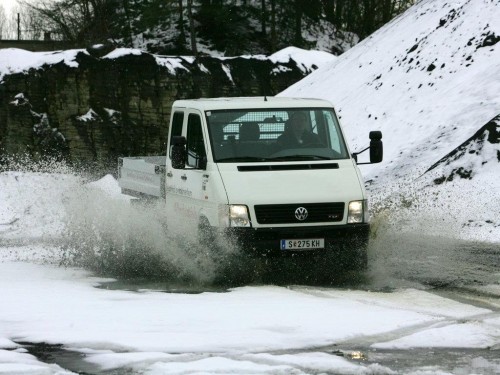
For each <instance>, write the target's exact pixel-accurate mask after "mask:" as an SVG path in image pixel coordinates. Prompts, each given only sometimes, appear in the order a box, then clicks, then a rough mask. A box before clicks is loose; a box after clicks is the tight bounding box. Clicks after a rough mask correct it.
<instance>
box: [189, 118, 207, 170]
mask: <svg viewBox="0 0 500 375" xmlns="http://www.w3.org/2000/svg"><path fill="white" fill-rule="evenodd" d="M186 136H187V155H188V157H187V165H188V166H189V167H193V168H198V166H199V163H200V160H202V159H203V158H204V157H206V156H207V153H206V151H205V141H204V139H203V130H202V127H201V117H200V116H199V115H197V114H194V113H190V114H189V116H188V125H187V134H186Z"/></svg>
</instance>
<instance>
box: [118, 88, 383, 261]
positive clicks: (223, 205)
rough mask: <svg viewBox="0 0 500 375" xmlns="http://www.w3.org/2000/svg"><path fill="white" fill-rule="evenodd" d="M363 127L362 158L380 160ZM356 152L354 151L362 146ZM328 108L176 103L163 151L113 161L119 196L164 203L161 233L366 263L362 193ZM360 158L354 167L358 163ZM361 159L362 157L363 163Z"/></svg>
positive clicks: (276, 102) (241, 101) (294, 101)
mask: <svg viewBox="0 0 500 375" xmlns="http://www.w3.org/2000/svg"><path fill="white" fill-rule="evenodd" d="M381 138H382V134H381V132H379V131H372V132H370V139H371V142H370V147H368V148H366V149H365V150H363V151H366V150H367V149H370V163H378V162H380V161H381V160H382V153H383V150H382V141H381ZM363 151H361V152H363ZM361 152H358V153H354V154H352V153H351V152H350V151H349V148H348V146H347V144H346V142H345V140H344V136H343V132H342V128H341V126H340V123H339V120H338V118H337V116H336V114H335V110H334V108H333V105H332V104H331V103H329V102H328V101H324V100H318V99H302V98H282V97H252V98H215V99H197V100H178V101H176V102H174V104H173V107H172V112H171V120H170V129H169V136H168V142H167V155H166V156H154V157H124V158H120V159H119V168H118V181H119V185H120V187H121V189H122V193H124V194H128V195H132V196H134V197H138V198H149V199H150V198H155V199H161V200H164V205H165V209H166V220H167V227H168V230H173V231H182V232H184V233H188V234H189V235H191V236H193V235H197V234H198V235H199V236H200V237H201V240H202V241H205V243H207V245H209V244H210V243H209V242H210V241H212V240H213V238H214V237H213V236H216V235H217V236H223V237H222V238H224V236H227V237H228V238H229V237H230V238H231V239H236V242H237V244H238V245H239V246H240V247H241V250H242V251H243V252H249V253H257V254H263V255H265V256H292V255H298V254H302V255H304V254H305V255H306V256H312V254H314V256H319V257H322V256H325V257H326V256H328V257H330V259H333V260H334V262H335V260H336V259H338V261H339V262H343V263H344V265H345V267H346V268H350V269H364V268H365V267H366V265H367V254H366V251H367V250H366V249H367V244H368V237H369V219H368V216H369V215H368V207H367V196H366V192H365V189H364V184H363V180H362V177H361V173H360V171H359V169H358V167H357V164H358V163H357V154H359V153H361ZM360 164H361V163H360ZM365 164H366V163H365Z"/></svg>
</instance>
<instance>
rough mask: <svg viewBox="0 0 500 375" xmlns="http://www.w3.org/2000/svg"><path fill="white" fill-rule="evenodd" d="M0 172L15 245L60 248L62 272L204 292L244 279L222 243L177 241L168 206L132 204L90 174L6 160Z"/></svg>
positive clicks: (189, 237)
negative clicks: (171, 283)
mask: <svg viewBox="0 0 500 375" xmlns="http://www.w3.org/2000/svg"><path fill="white" fill-rule="evenodd" d="M0 165H1V166H2V168H1V170H0V173H2V174H3V177H2V181H4V182H5V184H6V185H8V186H6V189H5V191H3V192H2V194H6V197H5V198H6V201H7V202H6V204H10V205H11V206H12V207H13V208H12V210H10V211H12V215H10V211H9V218H7V219H6V220H5V221H6V223H5V224H9V225H8V228H7V229H8V233H7V229H5V232H4V236H3V237H4V238H9V242H8V243H9V244H15V245H23V246H24V245H26V244H33V243H35V242H36V243H38V244H42V245H43V244H47V245H49V244H50V246H52V245H56V246H59V247H60V248H61V259H60V262H59V263H61V264H62V265H65V266H79V267H84V268H87V269H90V270H92V271H93V272H95V273H97V274H99V275H105V276H112V277H120V278H148V279H161V280H175V281H180V282H184V283H198V284H202V285H206V284H210V283H214V282H224V281H225V280H228V279H231V278H233V279H237V278H238V277H239V276H243V275H242V273H243V271H244V269H242V268H241V267H236V265H237V264H241V262H238V261H237V260H236V259H237V258H239V257H240V254H239V251H238V248H237V247H235V246H233V245H232V244H231V243H230V242H229V241H226V240H224V239H222V238H215V239H214V241H213V242H212V243H209V244H207V243H204V244H201V243H199V241H198V236H197V233H190V232H187V233H184V234H181V235H179V234H178V235H176V236H173V235H172V234H171V233H170V231H169V229H168V220H167V217H166V213H165V205H164V202H162V201H158V202H150V203H148V204H132V203H131V202H132V201H131V200H130V199H126V198H124V196H123V195H121V194H119V193H118V192H116V189H117V184H116V181H115V180H114V179H113V178H112V177H111V176H106V178H105V180H107V183H108V185H109V184H111V185H112V186H111V189H106V187H110V186H106V185H104V186H103V185H102V184H96V183H95V182H93V181H95V179H96V178H95V176H93V175H92V173H90V172H89V170H86V169H85V168H81V167H80V168H78V170H76V168H74V167H72V166H69V165H68V164H67V163H64V162H61V161H57V160H54V159H45V160H39V161H36V162H34V161H33V158H32V157H31V156H22V157H20V156H16V157H10V158H8V157H4V158H3V159H2V163H0ZM103 180H104V179H103ZM10 216H12V218H11V217H10ZM176 220H179V219H178V218H176ZM7 221H8V223H7ZM5 227H7V225H5ZM186 227H187V226H186ZM9 236H10V237H9ZM35 237H36V238H35ZM3 240H4V239H3ZM4 241H6V240H4ZM4 241H2V242H4ZM4 243H5V242H4ZM237 282H239V281H237Z"/></svg>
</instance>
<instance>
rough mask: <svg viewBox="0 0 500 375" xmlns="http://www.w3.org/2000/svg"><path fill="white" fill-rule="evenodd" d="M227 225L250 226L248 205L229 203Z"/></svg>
mask: <svg viewBox="0 0 500 375" xmlns="http://www.w3.org/2000/svg"><path fill="white" fill-rule="evenodd" d="M229 226H230V227H250V226H251V225H250V215H249V214H248V207H247V206H243V205H239V204H238V205H236V204H230V205H229Z"/></svg>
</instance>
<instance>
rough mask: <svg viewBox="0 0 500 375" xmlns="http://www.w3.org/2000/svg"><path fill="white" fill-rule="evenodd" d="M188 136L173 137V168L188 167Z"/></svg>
mask: <svg viewBox="0 0 500 375" xmlns="http://www.w3.org/2000/svg"><path fill="white" fill-rule="evenodd" d="M186 143H187V142H186V137H182V136H173V137H172V168H174V169H184V168H186Z"/></svg>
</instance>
